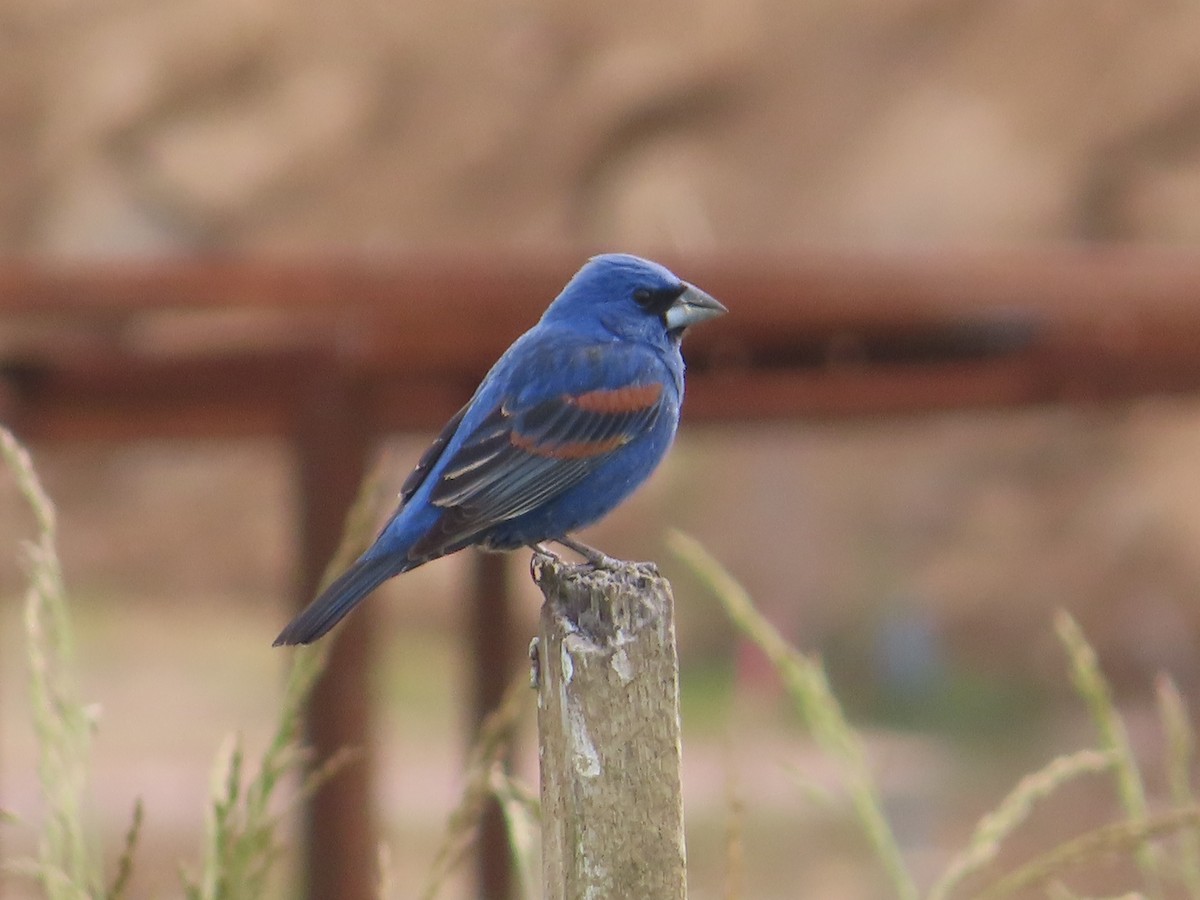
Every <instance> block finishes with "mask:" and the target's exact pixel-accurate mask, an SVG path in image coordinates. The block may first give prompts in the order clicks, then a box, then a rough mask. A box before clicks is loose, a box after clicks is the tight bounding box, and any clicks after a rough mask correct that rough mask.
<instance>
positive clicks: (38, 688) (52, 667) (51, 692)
mask: <svg viewBox="0 0 1200 900" xmlns="http://www.w3.org/2000/svg"><path fill="white" fill-rule="evenodd" d="M0 455H2V456H3V458H4V461H5V464H6V466H7V467H8V469H9V470H10V471H11V472H12V474H13V476H14V478H15V480H16V483H17V488H18V490H19V491H20V492H21V495H22V496H23V497H24V499H25V501H26V503H27V504H28V505H29V508H30V510H32V512H33V515H34V519H35V521H36V524H37V538H36V540H34V541H33V542H31V543H29V544H27V545H26V546H25V548H24V549H25V556H26V562H27V566H28V579H29V587H28V589H27V591H26V594H25V614H24V619H25V636H26V640H25V645H26V648H27V654H28V663H29V695H30V708H31V710H32V715H33V728H34V734H35V737H36V740H37V747H38V766H37V771H38V784H39V791H40V794H41V797H42V801H43V803H44V805H45V809H46V812H45V819H44V821H43V822H42V824H41V829H40V834H39V835H38V842H37V847H38V849H37V858H36V860H32V861H27V862H26V863H22V864H18V865H16V866H13V868H16V869H18V870H20V871H25V872H28V873H29V874H30V875H32V876H33V877H34V878H35V879H36V880H37V881H38V882H39V883H40V886H41V888H42V891H43V892H44V894H45V896H46V897H47V898H48V900H67V898H72V900H74V898H81V897H87V898H97V897H105V896H106V895H107V892H106V891H105V889H104V878H103V873H102V870H101V865H100V862H99V860H98V855H97V854H96V853H95V851H94V848H93V847H92V846H91V844H90V842H89V840H88V837H87V835H86V833H85V828H84V813H83V806H84V802H85V798H86V795H87V790H88V779H89V766H90V755H91V740H92V732H93V729H94V727H95V719H96V711H95V710H94V709H93V708H91V707H89V706H88V705H86V704H84V703H83V701H82V700H81V699H80V693H79V690H78V687H77V686H76V684H75V679H74V673H73V668H72V667H73V665H74V654H75V640H74V635H73V633H72V628H71V618H70V613H69V610H68V605H67V595H66V588H65V586H64V581H63V572H62V565H61V563H60V562H59V558H58V550H57V526H56V520H55V512H54V505H53V504H52V503H51V502H50V498H49V496H47V494H46V492H45V490H44V489H43V488H42V484H41V482H40V481H39V480H38V477H37V472H36V471H35V469H34V466H33V460H32V459H31V458H30V456H29V453H28V451H27V450H26V449H25V448H24V447H22V446H21V444H20V443H19V442H18V441H17V439H16V437H15V436H14V435H13V434H12V432H10V431H9V430H7V429H6V428H4V427H3V426H0ZM131 833H132V834H133V836H134V840H136V834H137V831H136V829H134V830H133V831H132V832H131ZM127 855H129V856H132V847H130V848H128V854H127ZM125 880H127V879H126V878H123V879H119V880H118V885H123V884H124V882H125Z"/></svg>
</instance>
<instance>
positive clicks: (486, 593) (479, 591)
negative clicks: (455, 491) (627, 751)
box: [468, 552, 516, 900]
mask: <svg viewBox="0 0 1200 900" xmlns="http://www.w3.org/2000/svg"><path fill="white" fill-rule="evenodd" d="M472 577H473V581H474V583H473V585H472V596H471V609H470V611H469V613H468V615H469V616H470V623H471V660H472V667H471V682H472V683H471V692H472V708H471V734H472V737H473V736H474V735H475V733H476V732H478V730H479V725H480V723H482V721H483V718H484V716H486V715H487V714H488V713H489V712H491V711H492V710H493V709H495V708H496V706H497V705H498V704H499V703H500V699H501V697H503V696H504V689H505V688H506V687H507V686H508V682H509V680H510V679H511V678H512V675H513V673H514V672H515V671H516V655H515V654H514V652H513V649H512V646H511V644H512V622H511V618H512V617H511V612H510V609H509V607H510V604H511V601H510V598H509V592H508V566H507V558H506V556H504V555H503V554H499V553H478V552H477V553H476V554H475V559H474V566H473V570H472ZM476 878H477V881H478V886H479V896H480V897H482V898H484V900H506V898H508V897H511V896H512V885H513V879H512V857H511V854H510V853H509V846H508V834H507V830H506V828H505V825H504V816H503V814H502V813H501V811H500V806H499V804H497V803H496V802H495V801H494V800H493V801H491V802H489V803H488V805H487V806H486V807H485V809H484V813H483V819H482V821H481V822H480V823H479V844H478V857H477V862H476Z"/></svg>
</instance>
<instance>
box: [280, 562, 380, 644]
mask: <svg viewBox="0 0 1200 900" xmlns="http://www.w3.org/2000/svg"><path fill="white" fill-rule="evenodd" d="M401 571H403V569H402V568H397V566H396V561H395V559H394V558H393V559H389V558H388V557H387V556H375V557H367V556H363V557H360V558H359V559H358V561H357V562H356V563H354V565H352V566H351V567H350V568H349V569H347V570H346V571H345V572H343V573H342V574H341V575H340V576H338V578H337V580H336V581H334V582H333V583H332V584H331V585H329V587H327V588H325V590H323V591H321V593H320V595H319V596H318V597H317V599H316V600H314V601H313V602H312V603H310V604H309V605H308V607H307V608H306V609H305V610H304V611H303V612H302V613H300V615H298V616H296V618H294V619H292V621H291V622H289V623H288V624H287V627H286V628H284V629H283V631H281V632H279V637H277V638H275V644H274V646H276V647H280V646H283V645H284V644H311V643H312V642H313V641H315V640H316V639H317V638H319V637H321V635H323V634H325V632H327V631H329V629H330V628H332V627H333V626H334V625H336V624H337V623H338V622H340V621H341V620H342V617H343V616H345V615H346V613H348V612H350V610H352V609H354V607H355V606H357V605H358V603H359V601H360V600H362V599H363V598H364V597H366V596H367V594H369V593H371V591H373V590H375V588H377V587H379V585H380V584H382V583H383V582H385V581H387V580H388V579H389V578H391V577H392V576H393V575H398V574H399V573H400V572H401Z"/></svg>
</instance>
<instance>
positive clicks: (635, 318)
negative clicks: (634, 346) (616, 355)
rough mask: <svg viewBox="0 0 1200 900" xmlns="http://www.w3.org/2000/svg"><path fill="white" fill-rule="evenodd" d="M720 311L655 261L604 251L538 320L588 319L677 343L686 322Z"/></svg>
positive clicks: (625, 334) (624, 334) (617, 331)
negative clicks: (541, 318)
mask: <svg viewBox="0 0 1200 900" xmlns="http://www.w3.org/2000/svg"><path fill="white" fill-rule="evenodd" d="M726 312H728V310H726V309H725V307H724V306H723V305H721V304H720V303H719V302H718V301H716V300H714V299H713V298H712V297H710V296H709V295H708V294H706V293H704V291H702V290H700V289H699V288H698V287H695V286H693V285H690V284H688V283H687V282H686V281H682V280H680V279H679V277H678V276H676V275H674V274H673V273H672V272H670V271H669V270H668V269H666V268H665V267H663V266H660V265H659V264H658V263H655V262H650V261H649V260H646V259H641V258H640V257H637V256H631V255H629V254H627V253H605V254H603V255H601V256H594V257H592V258H591V259H590V260H588V261H587V263H586V264H585V265H584V267H583V268H582V269H580V270H579V271H578V272H576V273H575V277H574V278H572V279H571V280H570V282H568V284H567V286H566V287H565V288H563V291H562V293H561V294H559V295H558V298H557V299H556V300H555V301H554V302H553V303H552V304H551V305H550V308H549V309H547V310H546V315H545V316H544V317H543V321H554V320H563V321H571V322H572V323H574V324H576V325H578V324H581V323H583V322H594V323H595V324H596V325H597V326H599V327H601V328H603V329H604V330H606V331H608V332H610V333H612V334H614V335H616V336H617V337H621V338H630V339H644V340H650V341H651V342H653V343H659V342H661V341H663V340H669V341H673V342H674V343H676V344H678V342H679V340H680V338H682V336H683V332H684V331H685V330H686V329H687V328H688V327H689V326H691V325H695V324H697V323H698V322H703V321H705V320H706V319H713V318H716V317H717V316H721V315H724V314H725V313H726Z"/></svg>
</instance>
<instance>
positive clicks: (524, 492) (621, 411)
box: [410, 354, 667, 557]
mask: <svg viewBox="0 0 1200 900" xmlns="http://www.w3.org/2000/svg"><path fill="white" fill-rule="evenodd" d="M577 359H579V360H580V361H579V362H578V363H577V365H582V366H587V365H589V363H590V364H591V365H595V362H594V361H595V357H594V356H593V355H591V354H589V355H588V356H587V357H580V358H577ZM614 368H615V367H614ZM620 368H625V367H620ZM651 371H652V370H651ZM557 374H558V375H559V376H563V375H566V377H561V378H557V379H555V380H556V381H558V382H559V383H566V384H572V385H574V387H573V388H571V389H569V390H565V391H560V392H558V393H549V392H545V391H543V392H541V393H540V395H538V396H535V397H531V398H526V399H518V398H516V397H512V396H510V397H506V398H504V399H502V400H501V401H500V402H499V403H498V404H497V405H496V406H495V407H494V408H493V409H492V411H491V412H490V413H488V414H487V416H485V417H484V418H483V419H482V420H481V421H480V422H479V424H478V425H477V426H475V427H474V429H473V430H472V431H471V433H470V434H469V435H467V436H466V437H465V439H464V440H463V441H462V442H461V444H459V446H458V447H457V449H456V450H455V451H454V452H453V454H452V455H451V456H450V458H449V459H447V460H446V463H445V465H444V466H441V470H440V472H439V474H438V480H437V482H436V483H435V484H434V486H433V490H432V491H431V492H430V494H429V502H430V503H431V504H433V505H434V506H436V507H440V508H441V509H442V510H443V514H442V515H441V517H440V518H439V520H438V522H437V524H436V525H435V526H434V527H433V528H432V529H430V531H429V533H428V534H426V535H425V536H424V537H423V538H422V540H421V541H419V542H418V544H417V545H416V546H414V547H413V548H412V550H411V551H410V555H411V556H413V557H420V556H424V555H426V554H428V553H431V552H434V553H436V552H439V551H442V550H445V549H446V548H449V547H452V546H454V545H455V544H456V543H459V542H461V541H463V540H467V539H469V538H471V537H472V536H473V535H476V534H478V533H480V532H481V531H484V530H486V529H487V528H489V527H490V526H492V525H495V524H497V523H499V522H504V521H507V520H509V519H514V518H516V517H517V516H520V515H522V514H524V513H527V512H529V511H530V510H532V509H535V508H536V507H538V506H539V505H540V504H542V503H545V502H547V501H548V500H550V499H551V498H553V497H555V496H557V495H559V494H561V493H562V492H564V491H566V490H567V489H568V488H570V487H572V486H574V485H576V484H578V483H579V482H580V481H581V480H582V479H583V478H584V477H585V476H586V475H587V474H588V473H589V472H590V471H592V470H593V469H594V468H595V467H596V466H597V465H598V464H599V463H601V462H602V461H603V460H604V459H605V458H607V457H608V456H609V454H611V453H613V452H615V451H616V450H618V449H619V448H620V447H623V446H624V445H625V444H628V443H629V442H630V441H632V440H634V439H635V438H637V437H638V436H639V435H642V434H644V433H645V432H647V431H648V430H650V428H651V427H652V426H653V425H654V423H655V421H656V420H657V419H658V417H659V415H661V413H662V411H663V409H664V408H665V404H666V402H667V389H666V386H665V384H664V382H663V380H662V379H661V378H658V377H654V376H652V375H651V374H650V373H649V372H647V371H646V370H642V371H640V372H638V374H633V375H630V376H629V377H626V378H616V377H614V375H613V371H612V368H608V369H607V370H605V368H604V367H597V369H596V372H595V376H594V377H593V378H588V377H584V378H580V373H579V372H578V371H576V372H571V373H563V372H559V373H557ZM581 381H583V382H588V381H591V382H592V383H593V384H596V385H602V386H585V387H583V388H581V387H580V386H579V385H580V382H581Z"/></svg>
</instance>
